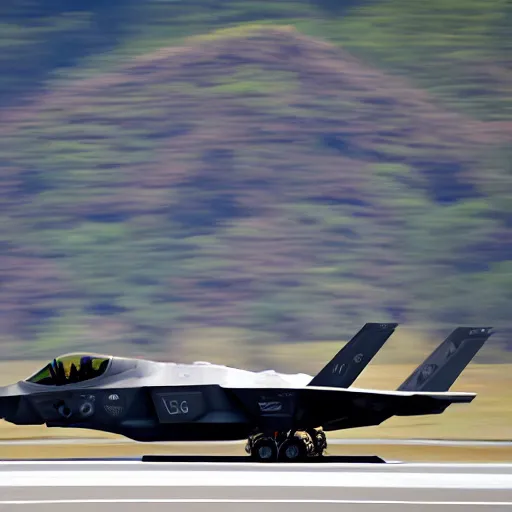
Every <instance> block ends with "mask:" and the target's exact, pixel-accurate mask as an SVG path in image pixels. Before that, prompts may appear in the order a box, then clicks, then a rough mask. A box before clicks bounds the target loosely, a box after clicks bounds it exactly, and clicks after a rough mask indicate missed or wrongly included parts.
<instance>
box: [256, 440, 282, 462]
mask: <svg viewBox="0 0 512 512" xmlns="http://www.w3.org/2000/svg"><path fill="white" fill-rule="evenodd" d="M251 458H252V459H253V460H255V461H257V462H275V461H276V460H277V445H276V442H275V441H274V440H273V439H272V438H271V437H262V438H260V439H258V440H257V441H255V442H254V444H253V445H252V447H251Z"/></svg>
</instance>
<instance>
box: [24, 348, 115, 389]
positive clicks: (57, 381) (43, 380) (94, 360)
mask: <svg viewBox="0 0 512 512" xmlns="http://www.w3.org/2000/svg"><path fill="white" fill-rule="evenodd" d="M111 359H112V358H111V357H110V356H102V355H94V354H68V355H64V356H60V357H57V358H56V359H54V360H53V361H52V362H51V363H48V364H47V365H46V366H45V367H44V368H42V369H41V370H39V371H38V372H36V373H34V375H32V376H31V377H29V378H28V379H27V382H32V383H35V384H42V385H46V386H62V385H64V384H74V383H77V382H83V381H86V380H89V379H94V378H95V377H99V376H100V375H103V374H104V373H105V371H106V369H107V367H108V364H109V362H110V360H111Z"/></svg>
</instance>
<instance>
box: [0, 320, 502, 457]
mask: <svg viewBox="0 0 512 512" xmlns="http://www.w3.org/2000/svg"><path fill="white" fill-rule="evenodd" d="M396 326H397V324H378V323H369V324H366V325H365V326H364V327H363V328H362V329H361V330H360V331H359V332H358V333H357V334H356V336H354V338H352V340H350V341H349V342H348V343H347V344H346V345H345V346H344V347H343V348H342V349H341V350H340V351H339V352H338V353H337V354H336V355H335V357H334V358H333V359H332V360H331V361H330V362H329V363H328V364H327V365H326V366H325V367H324V368H323V369H322V370H321V371H320V372H319V373H318V374H317V375H316V376H315V377H311V376H310V375H306V374H302V373H299V374H294V375H289V374H282V373H277V372H275V371H262V372H252V371H247V370H242V369H237V368H229V367H227V366H222V365H216V364H210V363H204V362H196V363H194V364H176V363H164V362H154V361H147V360H142V359H128V358H121V357H112V356H106V355H94V354H70V355H65V356H61V357H58V358H56V359H54V360H53V361H52V362H50V363H48V364H47V365H46V366H45V367H44V368H42V369H40V370H39V371H37V372H36V373H35V374H33V375H32V376H30V377H28V378H27V379H26V380H22V381H20V382H18V383H17V384H13V385H11V386H7V387H4V388H0V418H4V419H5V420H6V421H9V422H11V423H14V424H16V425H40V424H46V425H47V426H48V427H68V428H69V427H71V428H85V429H94V430H101V431H105V432H111V433H116V434H120V435H123V436H125V437H128V438H130V439H134V440H136V441H142V442H152V441H208V440H210V441H213V440H243V439H247V440H248V441H247V445H246V451H247V452H248V453H249V454H250V455H251V456H252V458H253V459H254V460H257V461H261V462H265V461H288V462H292V461H305V460H308V459H309V458H310V457H318V456H322V455H323V452H324V450H325V448H326V447H327V440H326V434H325V432H329V431H333V430H341V429H347V428H354V427H364V426H370V425H379V424H380V423H382V422H383V421H385V420H387V419H389V418H391V417H393V416H414V415H425V414H440V413H442V412H443V411H444V410H445V409H446V408H447V407H448V406H449V405H451V404H453V403H468V402H471V401H472V400H473V399H474V398H475V396H476V394H475V393H451V392H448V390H449V388H450V386H451V385H452V384H453V383H454V382H455V380H456V379H457V377H458V376H459V375H460V373H461V372H462V370H463V369H464V368H465V367H466V366H467V365H468V364H469V362H470V361H471V360H472V359H473V357H474V355H475V354H476V353H477V352H478V350H480V348H481V347H482V346H483V344H484V343H485V341H486V340H487V339H488V338H489V336H490V335H491V334H492V333H491V328H490V327H472V328H471V327H467V328H466V327H459V328H457V329H455V330H454V331H453V332H452V333H451V334H450V336H448V338H447V339H446V340H445V341H444V342H443V343H442V344H441V345H440V346H439V347H438V348H437V349H436V350H435V351H434V352H433V353H432V354H431V355H430V356H429V357H428V358H427V359H426V360H425V361H424V362H423V363H422V364H421V365H420V366H419V367H418V368H417V369H416V370H415V371H414V372H413V373H412V374H411V376H410V377H409V378H407V379H406V380H405V381H404V383H403V384H402V385H401V386H400V387H399V388H398V389H397V390H396V391H377V390H369V389H357V388H353V387H351V385H352V383H353V382H354V381H355V379H356V378H357V377H358V376H359V375H360V373H361V372H362V371H363V369H364V368H365V367H366V365H367V364H368V363H369V362H370V360H371V359H372V358H373V357H374V356H375V354H376V353H377V352H378V351H379V350H380V348H381V347H382V346H383V345H384V343H385V342H386V340H387V339H388V338H389V337H390V336H391V334H392V333H393V332H394V330H395V328H396Z"/></svg>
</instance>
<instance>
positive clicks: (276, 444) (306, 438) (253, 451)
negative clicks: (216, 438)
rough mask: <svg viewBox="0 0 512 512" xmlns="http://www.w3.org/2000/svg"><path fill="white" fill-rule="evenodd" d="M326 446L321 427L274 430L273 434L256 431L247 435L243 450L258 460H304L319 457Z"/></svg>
mask: <svg viewBox="0 0 512 512" xmlns="http://www.w3.org/2000/svg"><path fill="white" fill-rule="evenodd" d="M326 448H327V438H326V436H325V432H324V431H323V430H322V429H321V428H315V429H311V430H296V431H290V432H276V433H275V435H273V436H270V435H264V434H263V433H258V434H255V435H252V436H251V437H249V439H248V441H247V445H246V446H245V451H246V452H247V453H249V454H250V455H251V458H252V459H253V460H255V461H258V462H276V461H279V462H305V461H307V460H308V459H309V458H311V457H321V456H322V455H323V452H324V450H325V449H326Z"/></svg>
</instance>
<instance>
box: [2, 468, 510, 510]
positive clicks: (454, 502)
mask: <svg viewBox="0 0 512 512" xmlns="http://www.w3.org/2000/svg"><path fill="white" fill-rule="evenodd" d="M173 504H174V505H179V510H180V511H185V512H206V511H208V512H212V511H213V512H235V511H239V510H240V508H241V507H243V510H246V511H249V512H252V511H265V512H269V511H279V512H292V511H294V512H295V511H297V512H302V511H304V512H305V511H308V512H310V511H311V510H314V512H331V511H335V510H336V511H337V512H338V511H341V512H345V511H346V512H348V511H356V512H374V511H375V512H377V511H378V512H405V511H409V510H411V509H413V510H414V511H425V512H426V511H432V510H439V511H444V510H454V511H464V512H466V511H470V512H480V511H484V510H485V511H486V512H491V511H494V510H496V511H498V510H500V511H504V510H512V464H405V463H391V464H337V463H317V464H252V463H201V462H197V463H196V462H193V463H183V462H180V463H174V462H170V463H167V462H165V463H162V462H156V463H152V462H141V461H140V460H105V461H101V460H91V461H3V462H0V510H2V511H3V510H15V511H17V512H29V511H31V512H32V511H33V510H34V509H37V511H38V512H41V511H42V512H46V511H48V512H49V511H55V510H65V509H69V508H72V509H73V511H74V512H75V511H76V512H85V511H90V510H91V509H92V510H94V511H95V512H106V511H109V512H112V511H114V512H125V511H135V510H137V511H139V510H140V509H141V506H143V507H144V510H145V511H146V510H151V511H158V512H160V511H164V510H166V511H168V510H169V506H172V505H173Z"/></svg>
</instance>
